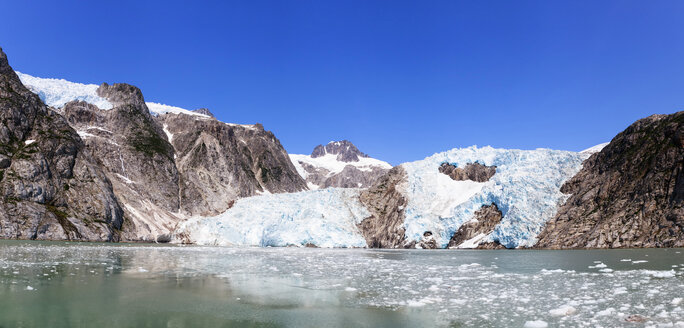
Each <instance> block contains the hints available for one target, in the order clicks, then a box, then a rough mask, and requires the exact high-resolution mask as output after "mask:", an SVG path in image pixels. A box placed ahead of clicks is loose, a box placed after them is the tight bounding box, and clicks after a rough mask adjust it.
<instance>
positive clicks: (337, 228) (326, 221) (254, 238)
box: [176, 188, 370, 248]
mask: <svg viewBox="0 0 684 328" xmlns="http://www.w3.org/2000/svg"><path fill="white" fill-rule="evenodd" d="M358 194H359V189H342V188H327V189H321V190H309V191H302V192H298V193H290V194H263V195H259V196H253V197H248V198H242V199H239V200H237V201H236V202H235V205H234V206H233V207H232V208H230V209H228V210H227V211H226V212H224V213H222V214H220V215H218V216H215V217H194V218H191V219H189V220H187V221H184V222H182V223H181V224H180V226H179V228H178V229H177V230H176V231H177V232H176V234H177V235H184V236H186V237H187V238H188V239H189V240H190V241H192V242H193V243H195V244H199V245H221V246H261V247H266V246H301V245H306V244H312V245H316V246H318V247H326V248H331V247H366V241H365V239H364V238H363V236H362V235H361V233H360V231H359V230H358V228H357V227H356V225H357V224H358V223H360V222H361V221H362V220H363V219H365V218H366V217H368V216H369V215H370V213H369V212H368V211H367V210H366V208H365V207H363V205H361V203H360V202H359V200H358Z"/></svg>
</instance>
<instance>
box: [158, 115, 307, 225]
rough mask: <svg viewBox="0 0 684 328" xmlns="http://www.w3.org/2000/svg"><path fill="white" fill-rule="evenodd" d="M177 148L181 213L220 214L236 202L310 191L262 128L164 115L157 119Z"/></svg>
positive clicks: (275, 140) (267, 132)
mask: <svg viewBox="0 0 684 328" xmlns="http://www.w3.org/2000/svg"><path fill="white" fill-rule="evenodd" d="M158 120H159V122H160V124H161V125H162V126H163V128H164V130H165V131H167V133H168V137H169V139H171V143H172V144H173V146H174V148H175V150H176V155H177V158H176V164H177V166H178V170H179V172H180V175H181V179H180V201H181V209H182V210H183V212H184V213H186V214H192V215H216V214H219V213H221V212H223V211H225V210H227V209H228V208H230V207H231V206H232V204H233V203H234V202H235V200H236V199H238V198H242V197H249V196H254V195H257V194H260V193H264V192H266V193H282V192H297V191H302V190H306V189H307V188H306V183H305V182H304V180H303V179H302V178H301V177H300V176H299V175H298V174H297V171H296V170H295V167H294V166H293V165H292V162H290V159H289V157H288V155H287V152H286V151H285V149H284V148H283V147H282V145H281V144H280V141H278V139H277V138H276V137H275V136H274V135H273V133H271V132H270V131H265V130H264V128H263V126H261V125H260V124H257V125H237V124H227V123H223V122H220V121H217V120H215V119H213V118H210V117H209V118H207V117H199V116H192V115H185V114H165V115H161V116H160V117H159V118H158Z"/></svg>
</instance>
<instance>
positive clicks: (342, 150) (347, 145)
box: [311, 140, 369, 163]
mask: <svg viewBox="0 0 684 328" xmlns="http://www.w3.org/2000/svg"><path fill="white" fill-rule="evenodd" d="M326 154H333V155H337V160H338V161H340V162H347V163H349V162H358V161H359V157H369V156H368V155H366V154H364V153H362V152H361V151H360V150H359V149H358V148H356V146H354V144H352V143H351V142H350V141H348V140H342V141H332V142H329V143H328V144H327V145H325V146H323V145H318V146H316V148H314V150H313V152H312V153H311V157H313V158H316V157H322V156H325V155H326Z"/></svg>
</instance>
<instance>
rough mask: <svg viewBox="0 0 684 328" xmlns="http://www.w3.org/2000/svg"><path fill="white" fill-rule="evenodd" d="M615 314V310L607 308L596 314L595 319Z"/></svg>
mask: <svg viewBox="0 0 684 328" xmlns="http://www.w3.org/2000/svg"><path fill="white" fill-rule="evenodd" d="M616 313H617V311H616V310H615V308H612V307H609V308H607V309H605V310H601V311H598V312H596V316H597V317H604V316H610V315H615V314H616Z"/></svg>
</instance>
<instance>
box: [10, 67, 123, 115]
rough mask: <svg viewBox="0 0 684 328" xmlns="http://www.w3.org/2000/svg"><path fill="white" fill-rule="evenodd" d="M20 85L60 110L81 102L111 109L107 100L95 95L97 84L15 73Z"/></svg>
mask: <svg viewBox="0 0 684 328" xmlns="http://www.w3.org/2000/svg"><path fill="white" fill-rule="evenodd" d="M17 75H18V76H19V79H20V80H21V83H23V84H24V85H25V86H26V87H27V88H28V89H29V90H31V91H32V92H33V93H35V94H37V95H38V96H39V97H40V99H42V100H43V102H45V104H47V105H48V106H52V107H55V108H62V107H64V104H66V103H68V102H70V101H73V100H81V101H85V102H87V103H90V104H93V105H95V106H97V107H99V108H100V109H112V107H113V106H112V104H111V103H110V102H109V101H107V99H105V98H103V97H100V96H98V95H97V88H99V86H98V85H97V84H81V83H75V82H69V81H67V80H64V79H44V78H39V77H34V76H31V75H28V74H24V73H20V72H17Z"/></svg>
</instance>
